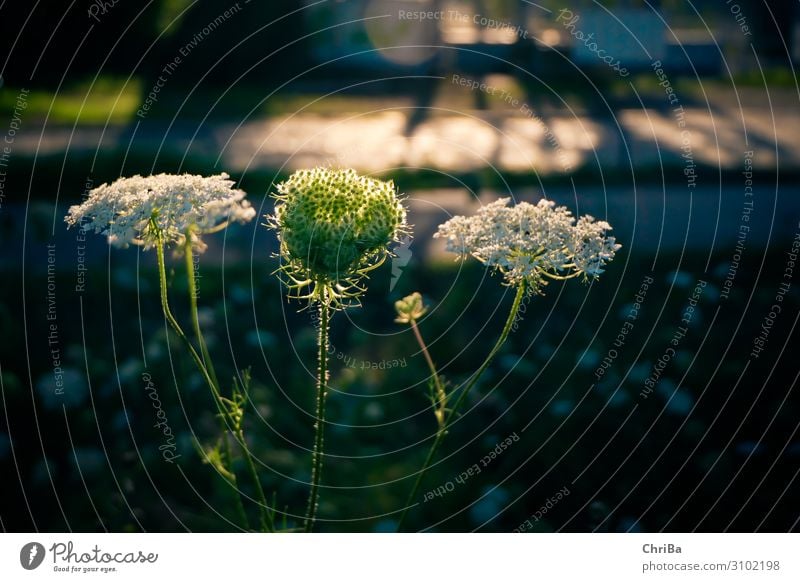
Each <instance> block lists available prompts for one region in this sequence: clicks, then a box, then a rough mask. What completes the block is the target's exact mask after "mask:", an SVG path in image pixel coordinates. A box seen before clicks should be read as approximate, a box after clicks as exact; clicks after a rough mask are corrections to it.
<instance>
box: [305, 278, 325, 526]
mask: <svg viewBox="0 0 800 582" xmlns="http://www.w3.org/2000/svg"><path fill="white" fill-rule="evenodd" d="M330 311H331V306H330V303H329V300H328V296H327V293H325V292H323V294H322V301H320V304H319V336H318V338H317V340H318V341H317V344H318V349H319V351H318V355H317V362H318V370H317V410H316V417H317V421H316V424H314V451H313V453H312V455H311V490H310V491H309V494H308V507H307V508H306V519H305V525H304V529H305V531H306V532H310V531H311V530H312V529H313V527H314V520H315V519H316V515H317V507H318V506H319V484H320V481H321V478H322V459H323V456H324V437H325V399H326V397H327V394H328V328H329V326H330Z"/></svg>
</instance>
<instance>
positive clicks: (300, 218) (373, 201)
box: [267, 168, 408, 531]
mask: <svg viewBox="0 0 800 582" xmlns="http://www.w3.org/2000/svg"><path fill="white" fill-rule="evenodd" d="M275 201H276V204H275V214H274V215H272V216H268V217H267V226H268V227H270V228H273V229H275V230H276V231H277V234H278V239H279V242H280V252H279V258H280V260H281V266H280V268H279V270H278V272H279V274H280V276H281V278H282V280H283V282H284V283H285V285H286V287H287V289H288V290H289V293H288V295H289V297H290V298H293V299H300V300H304V301H306V302H307V303H308V305H309V307H312V306H313V307H316V308H317V309H318V310H319V330H318V336H317V348H318V353H317V359H318V369H317V380H316V412H315V415H316V421H315V424H314V448H313V452H312V469H311V487H310V491H309V496H308V504H307V507H306V515H305V523H304V528H305V530H306V531H311V530H312V529H313V526H314V521H315V519H316V514H317V508H318V505H319V488H320V482H321V476H322V464H323V457H324V433H325V401H326V397H327V391H328V380H329V370H328V344H329V340H328V332H329V327H330V319H331V316H332V314H333V312H335V311H337V310H341V309H344V308H346V307H349V306H352V305H358V304H359V302H360V298H361V296H362V295H363V294H364V292H366V284H365V281H366V279H367V278H368V275H369V273H370V271H373V270H374V269H376V268H378V267H379V266H380V265H381V264H382V263H383V262H384V261H385V260H386V257H387V256H389V254H390V247H391V245H392V244H393V243H396V242H398V241H399V238H400V237H401V236H404V235H407V234H408V227H407V225H406V209H405V207H404V206H403V204H402V202H401V199H400V197H399V196H398V194H397V191H396V189H395V187H394V184H393V183H392V182H384V181H381V180H377V179H374V178H370V177H366V176H360V175H358V174H357V173H356V172H355V171H354V170H351V169H333V168H314V169H310V170H300V171H297V172H295V173H294V174H292V175H291V176H290V177H289V178H288V179H287V180H286V181H285V182H283V183H281V184H278V186H277V193H276V194H275Z"/></svg>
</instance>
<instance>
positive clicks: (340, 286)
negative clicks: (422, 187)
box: [269, 168, 407, 304]
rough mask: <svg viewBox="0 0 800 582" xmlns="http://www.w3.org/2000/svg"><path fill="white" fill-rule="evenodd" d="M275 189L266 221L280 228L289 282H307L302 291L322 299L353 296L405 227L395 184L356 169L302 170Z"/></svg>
mask: <svg viewBox="0 0 800 582" xmlns="http://www.w3.org/2000/svg"><path fill="white" fill-rule="evenodd" d="M277 190H278V194H276V195H275V199H276V201H277V203H276V205H275V215H274V216H272V217H270V224H269V226H271V227H273V228H275V229H276V230H277V231H278V237H279V239H280V244H281V247H280V248H281V250H280V255H281V259H282V260H283V263H284V264H283V266H282V268H281V269H282V271H283V272H284V274H285V275H287V283H288V284H289V287H290V288H291V289H294V290H296V291H300V290H302V289H305V288H310V292H309V294H307V295H302V297H306V298H309V299H312V300H317V301H324V300H326V295H325V294H327V298H328V299H330V300H331V301H332V303H334V304H337V303H339V302H340V300H341V299H342V298H353V299H357V298H358V296H359V295H360V294H361V293H363V291H364V289H363V288H361V287H359V286H358V282H359V281H360V280H361V279H362V278H363V277H364V276H365V275H366V273H367V272H368V271H370V270H372V269H374V268H375V267H377V266H378V265H380V264H381V263H382V262H383V260H384V259H385V258H386V255H387V254H388V253H389V245H391V244H392V243H393V242H395V241H397V239H398V237H399V236H400V235H401V234H404V233H405V232H406V231H407V227H406V210H405V208H404V207H403V205H402V203H401V201H400V199H399V198H398V195H397V192H396V191H395V187H394V184H393V183H392V182H383V181H381V180H376V179H374V178H369V177H366V176H359V175H358V174H357V173H356V172H355V170H351V169H346V170H341V169H332V168H314V169H311V170H300V171H297V172H295V173H294V174H292V175H291V176H289V178H288V179H287V180H286V181H285V182H283V183H281V184H279V185H278V186H277ZM298 296H300V294H299V293H298Z"/></svg>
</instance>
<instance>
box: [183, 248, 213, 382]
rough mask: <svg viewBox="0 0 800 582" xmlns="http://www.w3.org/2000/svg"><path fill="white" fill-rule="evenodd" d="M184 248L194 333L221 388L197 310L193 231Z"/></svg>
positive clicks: (207, 365)
mask: <svg viewBox="0 0 800 582" xmlns="http://www.w3.org/2000/svg"><path fill="white" fill-rule="evenodd" d="M183 250H184V253H183V254H184V257H185V260H186V283H187V285H188V288H189V306H190V310H189V312H190V313H191V317H192V327H193V328H194V335H195V338H196V339H197V344H198V345H199V346H200V355H202V356H203V364H204V365H205V367H206V370H208V375H209V376H210V377H211V379H212V380H213V381H214V384H215V385H216V386H217V389H219V380H218V379H217V374H216V372H215V371H214V364H213V362H212V361H211V355H210V354H209V352H208V345H207V344H206V340H205V338H204V337H203V332H202V330H201V329H200V317H199V316H198V312H197V285H196V283H195V272H194V254H193V249H192V239H191V233H186V242H185V243H184V246H183Z"/></svg>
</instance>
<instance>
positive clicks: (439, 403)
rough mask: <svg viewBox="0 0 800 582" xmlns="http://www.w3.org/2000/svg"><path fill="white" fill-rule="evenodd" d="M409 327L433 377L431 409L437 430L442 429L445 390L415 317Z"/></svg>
mask: <svg viewBox="0 0 800 582" xmlns="http://www.w3.org/2000/svg"><path fill="white" fill-rule="evenodd" d="M410 323H411V329H412V330H413V331H414V337H416V338H417V343H418V344H419V348H420V350H422V355H423V356H425V361H426V362H427V363H428V369H429V370H430V372H431V376H432V377H433V384H434V387H435V388H436V395H435V399H434V402H433V411H434V414H435V415H436V421H437V422H438V423H439V430H440V431H441V430H444V420H445V417H444V415H445V407H446V403H447V393H446V392H445V389H444V385H443V384H442V380H441V378H440V377H439V373H438V372H437V371H436V364H434V363H433V358H431V354H430V352H429V351H428V346H427V345H425V340H423V339H422V334H421V333H420V331H419V327H418V326H417V322H416V320H415V319H413V318H412V319H411V321H410Z"/></svg>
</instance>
